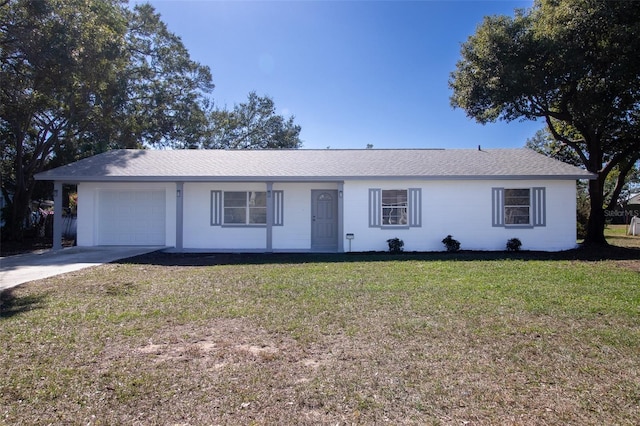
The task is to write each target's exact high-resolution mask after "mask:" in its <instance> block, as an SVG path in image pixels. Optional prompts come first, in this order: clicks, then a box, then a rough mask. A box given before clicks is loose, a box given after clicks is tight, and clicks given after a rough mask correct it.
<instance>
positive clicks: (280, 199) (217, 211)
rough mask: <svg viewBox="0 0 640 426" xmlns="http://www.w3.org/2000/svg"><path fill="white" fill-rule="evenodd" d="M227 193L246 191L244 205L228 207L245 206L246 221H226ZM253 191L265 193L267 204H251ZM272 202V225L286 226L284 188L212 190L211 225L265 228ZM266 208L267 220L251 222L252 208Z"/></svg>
mask: <svg viewBox="0 0 640 426" xmlns="http://www.w3.org/2000/svg"><path fill="white" fill-rule="evenodd" d="M225 193H244V194H246V195H245V203H244V206H228V207H226V208H243V209H244V213H243V215H244V218H245V219H244V222H238V223H228V222H226V221H225V205H224V201H225ZM251 193H256V194H258V193H262V194H265V195H264V200H265V205H264V207H263V206H254V207H251V206H250V197H251V195H250V194H251ZM270 197H272V198H273V199H272V201H271V203H270V202H269V198H270ZM270 204H271V213H272V214H271V222H272V223H271V226H284V191H282V190H275V191H274V190H272V191H269V190H266V191H255V190H245V191H236V190H230V191H225V190H212V191H211V203H210V215H211V217H210V225H211V226H221V227H231V228H233V227H235V228H239V227H248V228H264V227H267V226H268V225H269V224H268V221H269V206H270ZM252 208H253V209H254V210H257V209H264V212H265V222H262V223H251V222H250V219H251V209H252Z"/></svg>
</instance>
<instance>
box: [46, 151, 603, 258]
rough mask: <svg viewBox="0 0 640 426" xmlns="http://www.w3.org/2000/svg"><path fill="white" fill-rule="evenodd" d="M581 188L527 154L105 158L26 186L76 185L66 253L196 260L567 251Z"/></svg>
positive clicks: (153, 154) (570, 170) (564, 167)
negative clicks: (177, 254) (206, 254)
mask: <svg viewBox="0 0 640 426" xmlns="http://www.w3.org/2000/svg"><path fill="white" fill-rule="evenodd" d="M594 177H595V176H594V175H593V174H591V173H588V172H586V171H584V170H581V169H579V168H577V167H573V166H570V165H568V164H565V163H562V162H559V161H556V160H553V159H551V158H548V157H545V156H543V155H541V154H537V153H535V152H534V151H531V150H528V149H489V150H479V149H478V150H475V149H474V150H421V149H407V150H373V149H367V150H262V151H260V150H252V151H239V150H198V151H195V150H176V151H157V150H116V151H110V152H107V153H104V154H100V155H96V156H94V157H91V158H87V159H84V160H81V161H78V162H76V163H73V164H69V165H67V166H63V167H59V168H57V169H53V170H49V171H46V172H43V173H39V174H38V175H36V179H38V180H52V181H54V182H55V188H56V189H59V191H58V193H61V192H62V191H61V188H62V184H77V185H78V224H77V229H78V239H77V244H78V245H79V246H100V245H153V246H166V247H171V248H173V249H174V250H176V251H210V252H215V251H222V252H344V251H347V250H348V249H349V247H351V250H353V251H371V250H374V251H382V250H387V249H388V245H387V242H386V241H387V240H388V239H390V238H396V237H397V238H400V239H402V240H403V241H404V243H405V245H404V247H405V250H407V251H441V250H444V246H443V244H442V242H441V241H442V239H443V238H444V237H445V236H446V235H449V234H451V235H453V237H454V238H456V239H457V240H459V241H460V242H461V243H462V249H470V250H504V248H505V244H506V242H507V240H508V239H510V238H519V239H520V240H521V241H522V248H523V249H526V250H564V249H570V248H573V247H575V245H576V180H577V179H593V178H594ZM58 198H60V196H58ZM59 201H60V200H58V202H59ZM59 211H60V209H56V212H59ZM55 223H57V224H58V225H55V224H54V228H55V229H56V230H57V231H55V232H58V233H57V234H56V235H61V232H62V231H61V228H62V225H61V220H59V221H58V222H55ZM58 240H59V238H56V239H54V241H58Z"/></svg>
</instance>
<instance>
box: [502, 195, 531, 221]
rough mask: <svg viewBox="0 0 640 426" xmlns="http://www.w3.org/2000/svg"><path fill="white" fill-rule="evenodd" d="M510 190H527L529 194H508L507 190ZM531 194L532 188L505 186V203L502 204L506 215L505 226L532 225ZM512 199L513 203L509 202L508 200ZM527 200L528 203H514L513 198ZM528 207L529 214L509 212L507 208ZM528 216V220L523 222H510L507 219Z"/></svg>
mask: <svg viewBox="0 0 640 426" xmlns="http://www.w3.org/2000/svg"><path fill="white" fill-rule="evenodd" d="M508 191H527V195H526V196H523V195H508V194H507V192H508ZM531 195H532V191H531V188H504V205H503V206H502V209H503V215H504V226H506V227H514V226H515V227H518V226H527V227H529V226H531V224H532V221H531V219H532V217H531V216H532V215H531V207H532V206H531V204H532V203H531V201H532V200H531ZM509 199H510V200H511V203H508V200H509ZM514 199H515V200H517V199H520V200H526V201H527V204H518V203H514V202H513V200H514ZM525 208H526V209H527V214H526V215H523V214H513V213H511V214H507V210H508V209H509V210H517V209H525ZM525 216H526V218H527V221H526V222H522V223H518V222H513V223H509V222H508V221H507V219H512V220H513V219H514V218H518V217H525Z"/></svg>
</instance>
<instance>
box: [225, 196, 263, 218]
mask: <svg viewBox="0 0 640 426" xmlns="http://www.w3.org/2000/svg"><path fill="white" fill-rule="evenodd" d="M231 194H234V196H236V195H238V194H244V197H243V198H244V199H241V198H238V199H237V200H233V197H232V196H231ZM258 197H260V198H261V200H260V201H262V200H264V205H258V204H256V201H257V200H258ZM252 198H253V201H252ZM227 200H229V201H230V204H231V203H232V202H234V201H235V202H238V201H242V202H243V205H232V204H231V205H227ZM252 202H253V205H252ZM231 210H236V211H240V210H242V211H243V212H242V215H241V216H244V219H243V222H227V212H228V211H231ZM256 212H264V222H253V221H252V220H254V218H253V214H255V213H256ZM266 224H267V191H224V192H223V193H222V225H224V226H266Z"/></svg>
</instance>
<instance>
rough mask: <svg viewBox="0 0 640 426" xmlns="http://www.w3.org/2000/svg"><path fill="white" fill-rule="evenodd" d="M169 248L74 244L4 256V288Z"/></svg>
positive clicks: (0, 271) (0, 270)
mask: <svg viewBox="0 0 640 426" xmlns="http://www.w3.org/2000/svg"><path fill="white" fill-rule="evenodd" d="M164 248H165V247H70V248H66V249H63V250H59V251H52V250H45V251H43V252H37V253H27V254H19V255H16V256H7V257H0V291H2V290H5V289H7V288H11V287H15V286H17V285H19V284H23V283H26V282H29V281H34V280H40V279H43V278H48V277H52V276H54V275H59V274H64V273H66V272H72V271H77V270H79V269H84V268H89V267H91V266H97V265H102V264H103V263H109V262H114V261H116V260H120V259H126V258H128V257H133V256H139V255H141V254H146V253H151V252H153V251H157V250H162V249H164Z"/></svg>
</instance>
